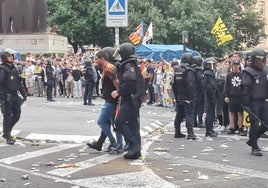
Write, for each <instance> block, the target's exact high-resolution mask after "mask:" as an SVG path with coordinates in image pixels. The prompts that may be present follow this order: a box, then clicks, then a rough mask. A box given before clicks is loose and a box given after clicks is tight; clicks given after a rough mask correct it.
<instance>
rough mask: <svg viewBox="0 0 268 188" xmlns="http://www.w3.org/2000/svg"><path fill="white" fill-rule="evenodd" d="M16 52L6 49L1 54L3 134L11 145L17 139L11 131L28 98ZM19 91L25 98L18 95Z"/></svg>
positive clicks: (0, 79) (0, 81)
mask: <svg viewBox="0 0 268 188" xmlns="http://www.w3.org/2000/svg"><path fill="white" fill-rule="evenodd" d="M15 53H16V52H15V51H14V50H12V49H6V50H4V51H3V52H2V54H1V60H2V65H1V66H0V104H1V111H2V114H3V135H2V136H3V138H5V139H6V143H7V144H10V145H13V144H14V143H15V139H14V138H13V137H12V136H11V131H12V128H13V127H14V125H15V124H16V123H17V122H18V121H19V119H20V115H21V105H22V103H23V101H26V98H27V92H26V90H25V87H24V86H23V84H22V82H21V78H20V76H19V73H18V71H17V69H16V68H15V66H14V64H13V61H14V54H15ZM18 91H19V92H20V94H21V95H22V97H23V99H22V98H21V97H20V96H19V95H18Z"/></svg>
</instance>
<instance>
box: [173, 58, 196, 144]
mask: <svg viewBox="0 0 268 188" xmlns="http://www.w3.org/2000/svg"><path fill="white" fill-rule="evenodd" d="M193 63H194V59H193V57H192V55H191V54H190V53H184V54H183V55H182V57H181V64H180V66H179V67H178V68H176V69H175V74H174V82H173V84H172V88H173V92H174V95H175V98H176V117H175V121H174V127H175V135H174V137H175V138H182V137H185V135H184V134H182V133H181V130H180V124H181V122H182V121H183V119H184V117H185V120H186V128H187V133H188V134H187V139H193V140H195V139H196V136H195V135H194V131H193V125H194V111H193V105H194V101H195V99H196V80H195V75H194V70H193V69H192V68H191V67H190V66H191V65H192V64H193Z"/></svg>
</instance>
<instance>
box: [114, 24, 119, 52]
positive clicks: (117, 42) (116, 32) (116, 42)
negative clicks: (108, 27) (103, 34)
mask: <svg viewBox="0 0 268 188" xmlns="http://www.w3.org/2000/svg"><path fill="white" fill-rule="evenodd" d="M118 46H119V27H116V28H115V47H118Z"/></svg>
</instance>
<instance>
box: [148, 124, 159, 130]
mask: <svg viewBox="0 0 268 188" xmlns="http://www.w3.org/2000/svg"><path fill="white" fill-rule="evenodd" d="M150 125H152V126H153V127H155V128H156V129H159V128H160V125H158V124H156V123H150Z"/></svg>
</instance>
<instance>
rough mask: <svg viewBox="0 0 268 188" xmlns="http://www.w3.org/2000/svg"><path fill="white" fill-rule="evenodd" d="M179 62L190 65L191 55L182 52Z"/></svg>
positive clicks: (191, 61)
mask: <svg viewBox="0 0 268 188" xmlns="http://www.w3.org/2000/svg"><path fill="white" fill-rule="evenodd" d="M181 63H185V64H189V65H191V64H192V63H193V56H192V54H190V53H184V54H182V56H181Z"/></svg>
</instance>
